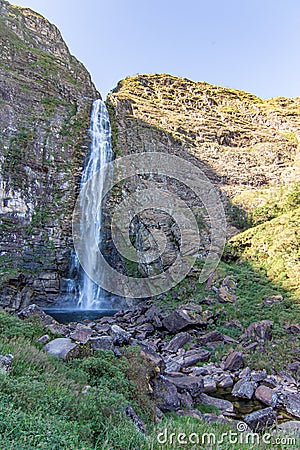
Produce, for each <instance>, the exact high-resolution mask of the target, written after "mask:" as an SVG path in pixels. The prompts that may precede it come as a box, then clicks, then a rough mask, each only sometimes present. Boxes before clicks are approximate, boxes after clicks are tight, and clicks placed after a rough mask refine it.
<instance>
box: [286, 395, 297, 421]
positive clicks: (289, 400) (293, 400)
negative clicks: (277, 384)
mask: <svg viewBox="0 0 300 450" xmlns="http://www.w3.org/2000/svg"><path fill="white" fill-rule="evenodd" d="M284 406H285V408H286V410H287V412H288V413H290V414H292V415H293V416H295V417H298V418H300V394H288V395H286V396H285V399H284Z"/></svg>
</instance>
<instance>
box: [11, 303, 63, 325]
mask: <svg viewBox="0 0 300 450" xmlns="http://www.w3.org/2000/svg"><path fill="white" fill-rule="evenodd" d="M32 316H38V317H40V319H41V321H42V323H43V324H44V325H50V324H53V323H56V324H57V323H58V322H56V320H54V319H53V317H51V316H48V314H46V313H45V312H44V311H43V310H42V309H41V308H40V307H39V306H37V305H35V304H32V305H29V306H27V307H26V308H24V309H22V310H21V311H20V312H19V313H18V317H20V319H28V317H32Z"/></svg>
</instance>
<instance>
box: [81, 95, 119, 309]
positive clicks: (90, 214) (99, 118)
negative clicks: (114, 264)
mask: <svg viewBox="0 0 300 450" xmlns="http://www.w3.org/2000/svg"><path fill="white" fill-rule="evenodd" d="M90 135H91V140H92V142H91V146H90V154H89V157H88V160H87V163H86V165H85V168H84V171H83V175H82V179H81V194H80V212H81V217H80V218H78V219H77V220H79V224H76V225H75V226H79V228H80V235H81V241H82V242H81V246H80V261H81V262H82V261H84V270H81V271H80V280H79V283H78V291H79V292H78V304H77V306H78V307H79V308H80V309H86V310H92V309H101V308H102V309H104V308H105V307H107V306H110V304H109V303H108V302H105V298H104V291H103V289H102V288H101V287H100V286H99V285H98V284H96V283H95V282H94V281H93V280H92V279H91V278H90V276H92V275H93V273H94V272H95V271H97V272H98V273H101V270H102V268H101V266H99V262H98V257H97V252H96V251H95V246H94V245H93V243H94V241H95V235H96V236H97V238H98V242H97V241H96V243H97V244H98V245H99V246H100V248H101V241H102V207H101V198H102V193H103V188H104V184H105V182H106V181H107V176H105V175H104V173H103V174H102V175H101V176H99V177H96V176H95V175H96V174H97V173H98V172H99V171H100V170H101V169H103V167H104V166H105V165H106V164H108V163H109V162H111V160H112V157H113V152H112V147H111V130H110V123H109V116H108V112H107V109H106V106H105V103H104V102H103V101H102V100H100V99H99V100H96V101H95V102H94V104H93V109H92V114H91V126H90ZM73 264H74V266H77V268H79V267H78V266H79V261H78V259H77V256H74V262H73Z"/></svg>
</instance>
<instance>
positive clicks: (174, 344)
mask: <svg viewBox="0 0 300 450" xmlns="http://www.w3.org/2000/svg"><path fill="white" fill-rule="evenodd" d="M191 339H192V337H191V335H190V334H189V333H186V332H182V333H178V334H176V336H174V337H173V338H172V339H171V340H170V342H169V343H168V344H167V345H166V347H165V350H166V351H167V352H173V353H176V352H177V351H178V350H179V349H180V348H182V347H183V346H184V345H185V344H187V343H188V342H190V340H191Z"/></svg>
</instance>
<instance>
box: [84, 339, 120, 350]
mask: <svg viewBox="0 0 300 450" xmlns="http://www.w3.org/2000/svg"><path fill="white" fill-rule="evenodd" d="M89 343H90V344H91V347H92V349H93V350H113V349H114V344H113V340H112V337H111V336H97V337H91V338H90V339H89Z"/></svg>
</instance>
